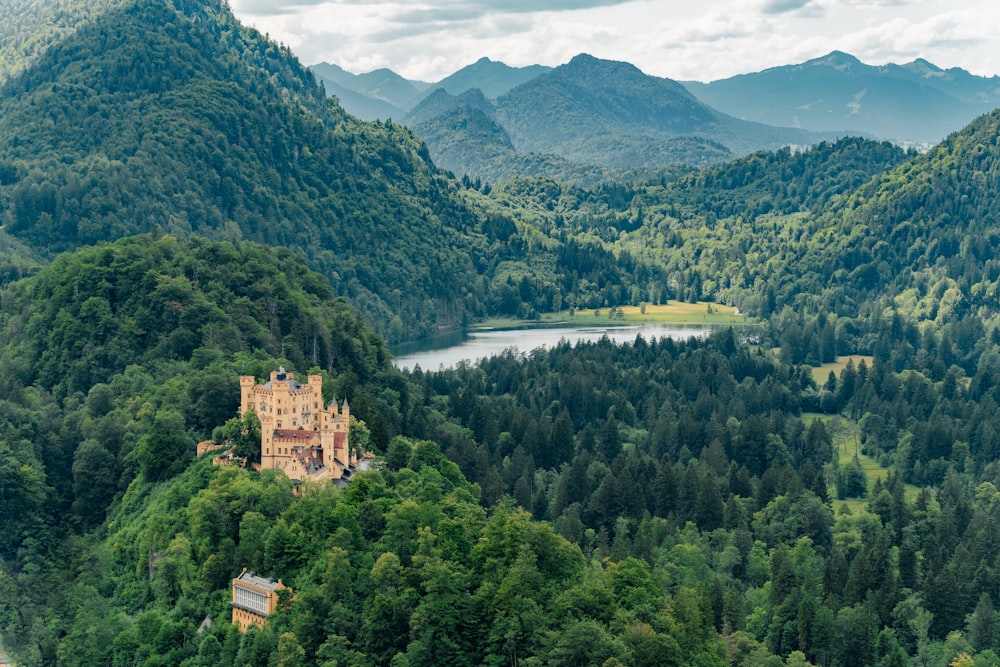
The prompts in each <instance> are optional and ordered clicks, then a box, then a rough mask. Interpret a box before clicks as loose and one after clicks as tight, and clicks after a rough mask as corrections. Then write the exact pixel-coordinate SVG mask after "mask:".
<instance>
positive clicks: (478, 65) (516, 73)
mask: <svg viewBox="0 0 1000 667" xmlns="http://www.w3.org/2000/svg"><path fill="white" fill-rule="evenodd" d="M551 69H552V68H551V67H545V66H544V65H530V66H528V67H511V66H510V65H506V64H504V63H501V62H496V61H494V60H490V59H489V58H480V59H479V60H477V61H476V62H474V63H473V64H471V65H466V66H465V67H463V68H462V69H460V70H458V71H457V72H455V73H454V74H450V75H449V76H446V77H445V78H443V79H441V80H440V81H438V82H437V83H435V84H432V85H431V88H442V89H444V90H445V91H447V92H449V93H451V94H452V95H459V94H461V93H464V92H465V91H467V90H469V89H470V88H478V89H479V90H481V91H482V92H483V94H484V95H485V96H486V97H488V98H489V99H496V98H497V97H499V96H501V95H503V94H504V93H506V92H507V91H509V90H510V89H511V88H515V87H517V86H519V85H521V84H522V83H526V82H528V81H530V80H532V79H534V78H535V77H537V76H541V75H542V74H545V73H546V72H548V71H550V70H551Z"/></svg>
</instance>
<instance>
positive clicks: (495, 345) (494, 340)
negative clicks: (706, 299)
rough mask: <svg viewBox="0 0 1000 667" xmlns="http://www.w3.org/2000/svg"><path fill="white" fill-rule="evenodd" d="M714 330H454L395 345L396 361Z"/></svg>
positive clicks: (429, 366)
mask: <svg viewBox="0 0 1000 667" xmlns="http://www.w3.org/2000/svg"><path fill="white" fill-rule="evenodd" d="M711 331H712V329H711V327H706V326H698V325H692V326H682V325H676V324H674V325H669V324H641V325H624V326H576V327H574V326H554V327H532V328H524V329H476V330H472V331H451V332H448V333H445V334H441V335H439V336H433V337H431V338H427V339H424V340H421V341H416V342H414V343H406V344H403V345H398V346H396V347H394V348H393V354H394V355H395V358H394V359H393V363H394V364H396V366H397V367H398V368H406V369H412V368H413V367H414V366H416V365H418V364H419V366H420V368H421V369H423V370H425V371H436V370H439V369H441V368H442V367H444V368H451V367H453V366H455V365H456V364H458V363H459V362H461V361H468V362H476V361H478V360H480V359H485V358H486V357H490V356H493V355H495V354H499V353H501V352H503V351H504V350H507V349H509V348H514V349H516V350H517V351H519V352H530V351H531V350H534V349H536V348H539V347H551V346H552V345H555V344H557V343H559V341H562V340H566V341H569V342H570V343H576V342H578V341H595V340H600V338H601V337H602V336H607V337H608V338H609V339H611V340H613V341H615V342H616V343H626V342H632V341H633V340H635V337H636V336H637V335H639V334H641V335H642V337H643V338H645V339H646V340H651V339H653V338H663V337H664V336H667V337H670V338H674V339H677V340H684V339H687V338H689V337H691V336H697V337H703V336H707V335H708V334H709V333H710V332H711Z"/></svg>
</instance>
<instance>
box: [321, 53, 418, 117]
mask: <svg viewBox="0 0 1000 667" xmlns="http://www.w3.org/2000/svg"><path fill="white" fill-rule="evenodd" d="M309 69H310V70H311V71H312V72H313V74H314V75H315V76H316V78H317V79H319V81H321V82H322V83H323V85H324V87H325V88H326V93H327V95H331V96H334V97H336V98H337V101H338V102H339V103H340V105H341V106H342V107H344V109H345V110H346V111H347V112H348V113H350V114H351V115H354V116H357V117H358V118H361V119H362V120H388V119H390V118H402V117H403V116H404V115H405V114H406V112H407V111H408V110H409V109H411V108H412V107H413V105H415V104H416V103H417V102H419V101H420V99H421V98H422V97H423V96H424V94H425V92H426V91H427V90H428V88H429V87H430V84H427V83H424V82H422V81H411V80H409V79H406V78H403V77H401V76H400V75H398V74H396V73H395V72H393V71H392V70H390V69H385V68H382V69H377V70H373V71H371V72H367V73H365V74H352V73H351V72H348V71H347V70H345V69H343V68H342V67H340V66H339V65H334V64H331V63H325V62H323V63H317V64H315V65H312V66H310V68H309Z"/></svg>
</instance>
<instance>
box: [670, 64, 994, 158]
mask: <svg viewBox="0 0 1000 667" xmlns="http://www.w3.org/2000/svg"><path fill="white" fill-rule="evenodd" d="M685 86H687V88H688V89H689V90H690V91H691V92H692V93H693V94H694V95H695V96H696V97H698V99H700V100H702V101H703V102H705V103H706V104H709V105H711V106H712V107H714V108H716V109H719V110H720V111H723V112H725V113H729V114H732V115H734V116H737V117H739V118H745V119H747V120H752V121H757V122H760V123H768V124H771V125H782V126H790V127H800V128H803V129H806V130H813V131H840V132H851V133H860V134H865V135H869V136H873V137H878V138H882V139H889V140H893V141H901V142H902V141H908V142H911V143H917V144H931V143H937V142H938V141H941V140H942V139H944V138H945V137H946V136H947V135H948V134H950V133H951V132H955V131H957V130H959V129H960V128H962V127H963V126H965V125H966V124H968V123H969V122H970V121H972V119H973V118H975V117H976V116H978V115H980V114H983V113H986V112H988V111H991V110H992V109H994V108H996V107H998V106H1000V78H998V77H996V76H994V77H992V78H985V77H976V76H973V75H971V74H969V73H968V72H965V71H964V70H959V69H950V70H942V69H940V68H938V67H936V66H934V65H932V64H931V63H928V62H927V61H924V60H917V61H914V62H912V63H907V64H905V65H894V64H888V65H884V66H872V65H866V64H864V63H862V62H861V61H859V60H858V59H857V58H855V57H853V56H851V55H848V54H846V53H841V52H837V51H835V52H833V53H830V54H828V55H826V56H824V57H822V58H816V59H813V60H809V61H806V62H804V63H801V64H797V65H786V66H782V67H774V68H771V69H767V70H764V71H762V72H755V73H749V74H741V75H738V76H734V77H731V78H728V79H722V80H719V81H713V82H711V83H699V82H685Z"/></svg>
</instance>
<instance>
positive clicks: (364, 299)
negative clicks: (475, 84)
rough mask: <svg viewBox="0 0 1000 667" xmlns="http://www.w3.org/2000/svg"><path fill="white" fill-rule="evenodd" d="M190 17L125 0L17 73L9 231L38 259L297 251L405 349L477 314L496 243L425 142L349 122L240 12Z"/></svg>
mask: <svg viewBox="0 0 1000 667" xmlns="http://www.w3.org/2000/svg"><path fill="white" fill-rule="evenodd" d="M177 7H178V8H177V9H175V8H174V6H173V5H171V4H170V3H169V2H167V0H163V1H162V2H161V1H158V2H153V3H141V4H138V5H130V4H126V5H125V6H123V7H122V8H120V9H114V10H109V11H108V12H107V13H104V14H102V15H100V16H97V17H95V19H94V20H93V21H92V22H90V23H86V24H84V25H83V26H82V27H80V28H79V29H77V30H76V31H75V32H73V33H72V34H71V35H70V36H68V37H67V38H65V39H63V40H62V41H58V42H54V43H53V44H52V46H51V47H50V48H48V50H46V51H45V52H44V54H43V55H41V56H40V57H38V58H36V59H34V60H31V59H27V58H25V59H24V60H22V61H20V62H21V63H22V64H23V66H24V70H23V71H22V73H21V74H20V75H18V76H16V77H14V78H12V79H10V80H9V81H7V82H6V83H5V84H4V85H3V86H2V88H0V171H2V173H3V178H2V179H0V204H2V206H0V216H2V219H0V220H2V224H3V226H4V229H3V233H5V234H7V235H9V236H10V237H13V239H14V242H15V243H17V242H20V243H24V244H26V245H27V246H28V247H29V248H30V249H31V251H33V252H34V253H37V254H38V255H40V256H42V257H52V256H53V255H54V254H55V253H57V252H60V251H63V250H68V249H72V248H74V247H78V246H80V245H86V244H93V243H97V242H101V241H109V240H113V239H115V238H119V237H122V236H126V235H130V234H135V233H140V232H145V231H151V230H154V229H155V230H160V231H161V232H166V233H175V234H179V235H187V234H190V233H197V234H202V235H205V236H209V237H212V238H217V239H223V238H224V239H250V240H255V241H259V242H263V243H267V244H270V245H280V246H288V247H293V248H295V249H296V251H297V253H298V254H299V255H300V256H301V257H302V258H303V259H304V260H305V261H307V262H308V263H309V264H310V266H312V267H313V268H316V269H318V270H320V271H321V272H322V273H323V274H324V275H326V276H327V277H328V278H329V279H330V280H331V282H332V283H333V285H334V289H335V290H336V292H337V293H339V294H344V295H347V296H350V297H351V298H352V300H354V302H355V303H356V304H358V306H359V307H360V308H361V309H362V310H363V311H364V312H365V313H366V315H367V316H368V317H369V318H371V320H372V321H374V322H376V323H377V325H378V327H379V328H380V330H381V331H383V332H386V333H388V334H389V335H390V336H391V337H392V338H394V339H401V338H407V337H413V336H417V335H420V334H422V333H426V332H429V331H431V330H433V329H435V328H436V327H437V326H438V325H448V324H453V323H456V322H460V321H462V318H463V317H464V316H465V313H466V309H467V308H470V307H471V308H473V309H474V310H475V309H477V308H478V306H477V304H478V303H480V302H481V300H482V298H483V294H482V292H481V291H480V290H478V288H477V285H478V282H477V280H476V275H477V270H476V268H475V267H476V264H477V259H476V258H477V256H479V255H480V254H481V251H480V250H477V248H484V247H485V246H486V245H487V244H488V239H485V238H484V237H483V236H482V235H481V234H479V233H478V232H476V224H477V221H476V219H475V218H474V216H473V215H471V214H470V213H469V212H468V211H467V210H466V209H465V208H463V206H462V205H461V204H460V203H459V202H458V201H457V200H456V198H455V184H454V183H453V182H452V181H450V180H448V179H446V178H443V177H442V176H440V175H439V174H438V172H437V171H436V169H435V168H434V167H433V165H432V164H430V161H429V159H428V156H427V154H426V152H425V150H424V148H423V146H422V145H421V143H420V142H419V141H418V140H416V139H415V138H414V137H413V136H412V135H411V134H409V133H408V132H406V131H405V130H402V129H401V128H399V127H397V126H393V125H383V124H375V125H370V124H365V123H361V122H358V121H357V120H356V119H354V118H352V117H350V116H348V115H347V114H345V113H344V112H343V111H342V110H341V109H340V108H339V107H337V106H335V105H334V104H332V103H330V102H329V101H327V100H326V99H324V97H323V95H322V92H321V89H320V88H319V87H318V86H317V85H316V84H315V82H314V80H313V77H312V75H311V74H310V73H309V72H308V71H307V70H306V69H305V68H304V67H302V66H301V65H300V64H299V63H298V62H297V61H296V60H295V59H294V58H293V57H292V55H291V54H290V53H289V52H288V50H287V49H283V48H279V47H278V46H277V45H275V44H273V43H271V42H268V41H266V40H264V39H263V38H262V37H261V36H260V35H259V34H257V33H256V32H254V31H252V30H249V29H246V28H244V27H242V26H240V25H239V24H238V23H237V22H236V21H235V19H233V17H232V16H231V14H229V12H228V10H225V9H223V8H221V7H219V6H216V5H213V3H212V2H210V1H208V0H206V1H205V2H185V3H177ZM68 127H72V128H76V131H75V132H72V133H68V132H66V131H65V128H68ZM386 238H392V239H394V240H395V243H394V244H392V245H391V246H390V245H387V244H386V243H385V242H384V240H385V239H386ZM456 246H458V247H462V248H466V249H467V252H463V253H460V254H457V253H454V252H452V251H451V248H453V247H456ZM401 285H406V286H407V289H406V290H405V291H400V290H399V286H401ZM393 318H396V319H395V323H394V324H393Z"/></svg>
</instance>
